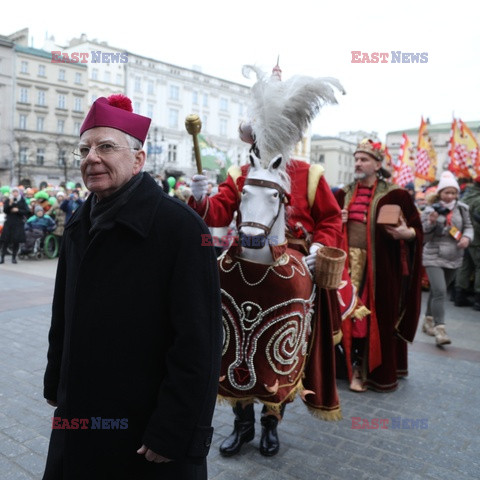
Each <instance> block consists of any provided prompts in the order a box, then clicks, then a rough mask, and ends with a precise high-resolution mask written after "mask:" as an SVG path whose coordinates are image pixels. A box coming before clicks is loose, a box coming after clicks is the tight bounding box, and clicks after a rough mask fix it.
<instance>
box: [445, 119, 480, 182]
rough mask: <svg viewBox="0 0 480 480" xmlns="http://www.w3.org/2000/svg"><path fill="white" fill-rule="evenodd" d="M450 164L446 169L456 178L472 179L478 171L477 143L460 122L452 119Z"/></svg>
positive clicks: (469, 131)
mask: <svg viewBox="0 0 480 480" xmlns="http://www.w3.org/2000/svg"><path fill="white" fill-rule="evenodd" d="M448 154H449V156H450V164H449V166H448V169H449V170H450V171H451V172H452V173H453V174H454V175H455V176H456V177H457V178H474V177H476V176H477V175H478V173H477V172H479V171H480V165H479V164H480V160H479V150H478V143H477V140H476V139H475V137H474V136H473V133H472V132H471V130H470V129H469V128H468V126H467V125H465V123H464V122H462V120H460V119H458V120H455V119H453V122H452V132H451V134H450V150H449V152H448Z"/></svg>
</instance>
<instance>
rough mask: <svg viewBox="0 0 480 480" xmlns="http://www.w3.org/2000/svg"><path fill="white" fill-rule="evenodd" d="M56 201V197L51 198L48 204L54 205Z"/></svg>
mask: <svg viewBox="0 0 480 480" xmlns="http://www.w3.org/2000/svg"><path fill="white" fill-rule="evenodd" d="M56 200H57V199H56V198H55V197H50V198H49V199H48V203H49V204H50V205H53V204H54V203H55V202H56Z"/></svg>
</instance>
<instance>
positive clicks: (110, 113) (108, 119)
mask: <svg viewBox="0 0 480 480" xmlns="http://www.w3.org/2000/svg"><path fill="white" fill-rule="evenodd" d="M151 121H152V120H151V119H150V118H148V117H143V116H142V115H137V114H136V113H133V108H132V101H131V100H130V99H129V98H128V97H126V96H125V95H110V96H109V97H108V98H105V97H100V98H97V100H95V102H94V103H93V105H92V106H91V108H90V111H89V112H88V114H87V116H86V118H85V120H84V122H83V124H82V127H81V128H80V136H81V135H82V134H83V132H85V131H86V130H89V129H91V128H95V127H110V128H116V129H117V130H121V131H122V132H125V133H128V134H129V135H131V136H132V137H134V138H136V139H138V140H140V141H141V142H142V145H143V143H144V142H145V139H146V138H147V133H148V129H149V127H150V122H151Z"/></svg>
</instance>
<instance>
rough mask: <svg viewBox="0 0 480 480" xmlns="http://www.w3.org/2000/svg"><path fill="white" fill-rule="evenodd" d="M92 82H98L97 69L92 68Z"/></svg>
mask: <svg viewBox="0 0 480 480" xmlns="http://www.w3.org/2000/svg"><path fill="white" fill-rule="evenodd" d="M92 80H98V68H92Z"/></svg>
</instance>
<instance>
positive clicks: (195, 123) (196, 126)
mask: <svg viewBox="0 0 480 480" xmlns="http://www.w3.org/2000/svg"><path fill="white" fill-rule="evenodd" d="M185 128H186V129H187V132H188V133H189V134H190V135H191V136H192V137H193V149H194V152H195V162H196V164H197V173H199V174H200V175H202V173H203V170H202V157H201V155H200V146H199V145H198V137H197V135H198V134H199V133H200V130H201V129H202V121H201V120H200V117H199V116H198V115H197V114H196V113H192V114H191V115H188V116H187V118H186V119H185Z"/></svg>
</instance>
